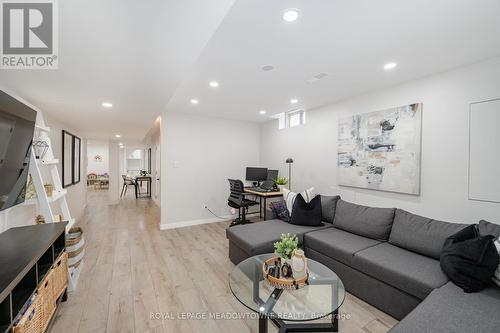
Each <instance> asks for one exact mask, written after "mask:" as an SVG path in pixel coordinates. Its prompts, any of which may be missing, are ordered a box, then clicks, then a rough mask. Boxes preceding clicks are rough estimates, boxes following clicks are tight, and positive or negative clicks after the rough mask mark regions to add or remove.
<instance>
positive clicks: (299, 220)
mask: <svg viewBox="0 0 500 333" xmlns="http://www.w3.org/2000/svg"><path fill="white" fill-rule="evenodd" d="M321 216H322V214H321V196H319V195H317V196H316V197H314V198H313V199H312V200H311V201H309V202H308V203H307V202H306V201H305V200H304V198H303V197H302V194H299V195H297V197H296V198H295V202H294V203H293V209H292V216H291V218H290V223H291V224H297V225H307V226H311V227H316V226H322V225H323V223H321Z"/></svg>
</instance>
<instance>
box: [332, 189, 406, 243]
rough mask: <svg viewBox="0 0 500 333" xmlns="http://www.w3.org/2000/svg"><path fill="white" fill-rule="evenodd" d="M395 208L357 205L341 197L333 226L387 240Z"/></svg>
mask: <svg viewBox="0 0 500 333" xmlns="http://www.w3.org/2000/svg"><path fill="white" fill-rule="evenodd" d="M395 210H396V209H395V208H375V207H368V206H362V205H356V204H353V203H350V202H347V201H344V200H342V199H339V200H338V202H337V208H336V210H335V218H334V220H333V226H334V227H336V228H339V229H342V230H345V231H349V232H352V233H354V234H357V235H360V236H365V237H368V238H372V239H377V240H387V239H388V238H389V234H390V232H391V227H392V221H393V220H394V212H395Z"/></svg>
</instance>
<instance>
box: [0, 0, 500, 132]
mask: <svg viewBox="0 0 500 333" xmlns="http://www.w3.org/2000/svg"><path fill="white" fill-rule="evenodd" d="M233 2H235V4H234V5H233ZM59 6H60V15H59V17H60V42H59V45H60V62H59V70H55V71H5V70H2V71H0V86H4V87H6V88H7V89H9V90H11V91H13V92H14V93H16V94H17V95H19V96H21V97H23V98H25V99H27V100H28V101H30V102H31V103H32V104H34V105H36V106H38V107H40V108H41V109H42V110H44V111H46V112H49V113H51V114H52V115H54V116H56V117H57V118H59V119H62V120H65V121H66V122H67V123H68V125H71V126H73V127H75V128H77V129H80V130H81V131H82V132H83V133H84V134H85V135H87V136H88V137H91V138H100V139H102V138H113V137H114V134H116V133H120V134H122V139H123V140H136V139H141V138H142V137H143V136H144V135H145V134H146V133H147V132H148V129H149V128H151V127H152V126H153V124H154V120H155V119H156V117H157V116H158V115H159V114H160V113H161V111H162V110H164V109H165V107H166V109H167V111H178V112H190V113H197V114H204V115H212V116H218V117H225V118H234V119H242V120H248V121H265V120H268V119H269V118H268V117H267V116H269V115H272V114H276V113H279V112H283V111H287V110H289V109H290V108H291V106H290V104H289V100H290V98H292V97H296V98H298V99H299V101H300V102H299V104H298V106H300V107H304V108H306V109H312V108H315V107H318V106H321V105H325V104H328V103H332V102H335V101H338V100H340V99H343V98H346V97H349V96H354V95H357V94H361V93H364V92H367V91H370V90H375V89H380V88H384V87H388V86H392V85H395V84H398V83H401V82H405V81H408V80H412V79H416V78H419V77H423V76H426V75H429V74H433V73H436V72H441V71H445V70H448V69H452V68H455V67H459V66H462V65H466V64H470V63H474V62H477V61H480V60H483V59H486V58H490V57H493V56H497V55H500V38H499V36H500V20H499V19H498V17H500V1H498V0H475V1H470V0H439V1H436V0H413V1H409V0H407V1H401V0H377V1H373V0H357V1H352V0H302V1H299V0H273V1H269V0H237V1H233V0H217V1H206V0H182V1H179V0H149V1H136V0H106V1H102V0H75V1H59ZM287 8H298V9H299V10H300V17H299V19H298V20H297V21H296V22H294V23H285V22H284V21H283V20H282V19H281V16H282V13H283V11H284V10H285V9H287ZM388 61H396V62H397V63H398V68H397V69H396V70H394V71H391V72H386V71H384V70H383V69H382V66H383V64H384V63H386V62H388ZM265 64H273V65H275V67H276V68H275V70H273V71H270V72H263V71H261V70H260V68H261V67H262V65H265ZM320 72H326V73H328V74H329V76H328V77H326V78H324V79H322V80H320V81H317V82H315V83H308V82H307V80H308V79H310V78H311V77H312V76H313V75H315V74H318V73H320ZM210 80H217V81H218V82H219V83H220V87H218V88H216V89H214V88H210V87H209V86H208V82H209V81H210ZM191 98H197V99H199V101H200V103H199V104H198V105H196V106H194V105H191V104H190V103H189V100H190V99H191ZM103 101H110V102H112V103H113V104H114V107H113V109H112V110H111V111H108V110H105V109H103V108H102V107H101V106H100V104H101V102H103ZM261 109H266V110H267V112H268V114H267V116H261V115H259V110H261Z"/></svg>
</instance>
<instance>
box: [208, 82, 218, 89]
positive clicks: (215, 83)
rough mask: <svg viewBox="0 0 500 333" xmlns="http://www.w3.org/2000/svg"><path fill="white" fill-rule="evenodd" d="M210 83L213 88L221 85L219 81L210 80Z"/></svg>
mask: <svg viewBox="0 0 500 333" xmlns="http://www.w3.org/2000/svg"><path fill="white" fill-rule="evenodd" d="M209 85H210V87H212V88H217V87H218V86H219V82H217V81H210V83H209Z"/></svg>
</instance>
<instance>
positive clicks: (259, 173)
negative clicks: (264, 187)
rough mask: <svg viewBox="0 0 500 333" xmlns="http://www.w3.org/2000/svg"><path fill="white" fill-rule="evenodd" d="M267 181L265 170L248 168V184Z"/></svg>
mask: <svg viewBox="0 0 500 333" xmlns="http://www.w3.org/2000/svg"><path fill="white" fill-rule="evenodd" d="M266 179H267V168H254V167H248V168H247V174H246V180H248V181H250V182H263V181H264V180H266Z"/></svg>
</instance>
